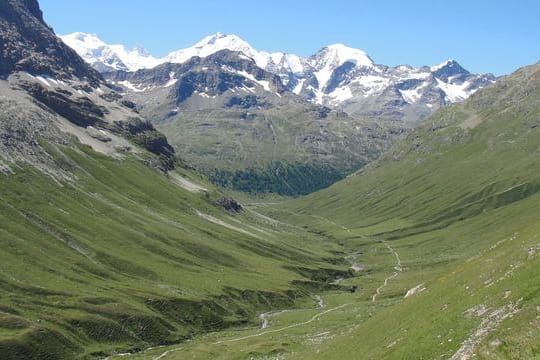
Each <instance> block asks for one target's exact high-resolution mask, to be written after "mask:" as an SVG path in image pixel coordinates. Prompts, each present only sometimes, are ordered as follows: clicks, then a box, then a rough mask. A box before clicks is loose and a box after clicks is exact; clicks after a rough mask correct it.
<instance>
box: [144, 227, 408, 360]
mask: <svg viewBox="0 0 540 360" xmlns="http://www.w3.org/2000/svg"><path fill="white" fill-rule="evenodd" d="M319 218H320V219H321V220H325V221H327V222H329V223H331V224H333V225H335V226H336V227H338V228H340V229H342V230H345V231H347V232H348V233H351V230H350V229H349V228H347V227H345V226H343V225H340V224H337V223H335V222H333V221H331V220H329V219H326V218H323V217H319ZM383 243H384V245H385V246H386V248H387V249H388V250H389V251H390V252H391V253H392V254H393V255H394V257H395V258H396V265H395V266H394V270H395V271H394V272H393V273H392V275H390V276H388V277H387V278H385V279H384V282H383V284H382V285H381V286H379V287H378V288H377V289H376V291H375V294H373V297H372V298H371V301H372V302H375V301H376V300H377V296H378V295H380V294H381V291H382V290H383V289H384V288H385V287H386V286H387V285H388V281H390V280H391V279H393V278H395V277H396V276H398V275H399V273H400V272H402V271H403V268H402V264H401V259H400V257H399V254H398V253H397V252H396V251H395V250H394V249H393V248H392V246H390V244H389V243H388V242H386V241H383ZM353 256H354V259H352V258H351V264H352V265H357V264H356V263H354V260H356V256H357V254H354V255H353ZM358 267H360V265H358ZM313 298H314V300H315V302H316V304H317V308H318V309H323V308H324V307H325V306H326V305H325V303H324V301H323V299H322V297H321V296H320V295H314V296H313ZM352 304H353V303H345V304H341V305H339V306H336V307H333V308H330V309H328V310H325V311H322V312H319V313H317V314H315V315H313V316H312V317H311V318H310V319H309V320H306V321H303V322H298V323H294V324H291V325H288V326H284V327H281V328H279V329H272V330H265V329H268V327H269V326H270V320H269V317H270V316H272V315H277V314H280V313H283V312H288V311H295V310H291V309H287V310H278V311H272V312H266V313H262V314H260V315H259V320H260V329H261V330H265V331H261V332H259V333H256V334H251V335H246V336H240V337H236V338H232V339H226V340H220V341H216V342H214V343H212V345H220V344H225V343H232V342H237V341H242V340H248V339H252V338H256V337H260V336H263V335H266V334H274V333H280V332H283V331H285V330H289V329H292V328H296V327H300V326H304V325H308V324H310V323H312V322H314V321H316V320H317V319H319V318H320V317H322V316H324V315H326V314H329V313H331V312H333V311H336V310H339V309H342V308H344V307H346V306H349V305H352ZM183 348H184V347H178V348H175V349H171V350H167V351H165V352H163V353H162V354H160V355H159V356H157V357H154V358H153V360H160V359H163V358H164V357H166V356H167V355H168V354H170V353H172V352H175V351H179V350H182V349H183Z"/></svg>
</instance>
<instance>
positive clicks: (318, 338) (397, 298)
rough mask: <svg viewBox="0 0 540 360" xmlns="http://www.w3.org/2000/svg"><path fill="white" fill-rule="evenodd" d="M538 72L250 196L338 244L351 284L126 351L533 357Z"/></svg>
mask: <svg viewBox="0 0 540 360" xmlns="http://www.w3.org/2000/svg"><path fill="white" fill-rule="evenodd" d="M539 74H540V72H539V71H538V66H533V67H529V68H525V69H522V70H520V71H519V72H517V73H516V74H514V75H512V76H511V77H509V78H507V79H505V80H504V81H500V82H498V83H497V84H495V85H494V86H492V87H490V88H489V89H486V90H485V91H481V92H479V93H477V94H476V95H474V96H473V97H471V99H470V100H468V101H467V102H465V103H464V104H462V105H459V106H454V107H450V108H447V109H444V110H442V111H439V112H438V113H437V114H436V115H435V116H434V117H432V118H431V119H430V120H428V121H427V123H426V124H425V125H424V126H422V127H420V128H419V129H418V130H416V131H415V132H414V133H412V134H411V135H410V136H409V137H408V138H407V139H406V140H405V141H404V142H402V143H401V144H400V145H398V146H396V147H395V148H394V149H393V150H392V151H390V152H389V153H388V154H387V155H386V156H385V158H384V159H383V160H381V161H380V162H378V163H376V164H373V165H371V166H369V167H368V168H367V169H364V170H363V171H362V172H361V173H359V174H357V175H356V176H352V177H349V178H347V179H346V180H344V181H342V182H339V183H337V184H335V185H333V186H331V187H330V188H328V189H326V190H323V191H320V192H317V193H314V194H311V195H309V196H306V197H303V198H300V199H296V200H294V201H289V202H287V201H285V202H281V203H279V204H272V203H269V204H267V205H264V204H255V205H254V207H255V208H256V209H257V211H260V212H262V213H264V214H266V215H268V216H273V217H275V218H277V219H279V220H281V221H283V222H290V223H293V224H295V225H296V226H300V227H304V228H306V229H309V230H310V231H312V232H314V233H317V234H321V235H323V236H325V237H326V238H328V239H332V240H333V241H334V242H335V243H337V244H339V245H340V246H341V249H340V251H341V252H342V254H343V255H344V256H347V255H351V256H353V258H352V259H354V262H355V263H356V265H360V266H361V267H362V269H363V270H362V271H360V272H359V273H357V276H356V277H354V278H351V279H346V280H343V281H342V283H341V284H342V285H355V286H357V287H358V291H357V292H355V293H343V292H324V293H322V297H323V299H324V300H325V302H326V303H327V304H326V308H325V309H314V308H313V304H312V305H311V306H309V304H304V306H303V307H302V308H298V309H297V310H294V311H288V312H283V313H278V314H275V315H273V316H272V317H271V321H272V324H271V327H270V328H269V329H266V330H261V329H245V330H235V331H232V330H227V331H224V332H219V333H211V334H208V335H206V336H204V337H196V338H194V339H193V341H191V342H189V343H186V344H182V345H179V346H173V347H171V348H162V349H155V350H150V351H148V352H146V353H142V354H139V355H137V356H135V358H143V359H147V358H154V357H157V356H160V355H163V358H166V359H180V358H185V357H190V358H194V359H209V358H221V359H246V358H253V359H281V358H294V359H304V358H305V359H313V358H320V359H350V358H365V359H418V358H452V356H453V355H454V354H457V353H458V351H461V355H460V356H459V357H460V358H463V357H465V356H474V357H476V358H481V359H509V358H510V359H523V358H533V359H534V358H538V357H539V356H540V355H539V354H540V327H539V326H540V308H539V307H538V306H539V305H538V304H540V283H539V282H538V279H539V275H540V274H539V272H540V224H539V223H538V221H537V220H538V214H539V212H538V209H540V194H539V193H538V189H539V185H538V184H540V169H539V162H538V159H539V157H538V156H539V154H540V132H539V131H540V130H539V129H540V127H539V123H538V116H539V115H540V103H539V101H538V99H540V86H539V85H540V76H539ZM471 124H474V126H471ZM387 245H388V246H390V247H391V249H393V250H394V251H395V252H396V253H398V254H399V257H400V259H401V263H402V268H401V271H398V270H397V269H396V265H397V264H396V260H397V259H396V257H395V256H394V254H393V253H392V252H391V251H390V249H389V248H388V247H387ZM394 273H397V275H395V276H393V274H394ZM392 276H393V277H392ZM385 280H387V282H386V286H382V285H384V282H385ZM419 285H422V286H423V287H424V288H425V290H423V291H421V292H419V293H416V294H414V295H412V296H410V297H408V298H406V299H405V298H404V296H405V294H406V293H407V292H408V290H409V289H412V288H414V287H417V286H419ZM378 288H379V289H380V295H379V296H378V297H376V301H372V296H373V294H374V293H376V290H377V289H378ZM326 310H332V311H330V312H326ZM317 314H320V316H319V317H318V318H317V319H316V320H315V321H309V320H310V319H312V318H313V316H315V315H317ZM269 330H271V331H269ZM467 344H469V345H470V346H468V347H467V346H465V345H467ZM167 350H174V351H172V352H170V353H165V351H167Z"/></svg>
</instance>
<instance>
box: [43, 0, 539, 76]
mask: <svg viewBox="0 0 540 360" xmlns="http://www.w3.org/2000/svg"><path fill="white" fill-rule="evenodd" d="M40 4H41V8H42V10H43V12H44V17H45V21H46V22H47V23H48V24H49V25H51V26H52V27H53V28H54V30H55V32H56V33H57V34H62V35H64V34H68V33H72V32H75V31H81V32H87V33H94V34H97V35H98V36H99V37H100V38H101V39H102V40H103V41H105V42H106V43H109V44H124V45H126V46H128V47H133V46H142V47H144V48H145V49H147V50H148V51H149V52H150V53H152V54H153V55H154V56H157V57H161V56H164V55H166V54H168V53H169V52H171V51H174V50H177V49H180V48H185V47H189V46H192V45H193V44H195V43H196V42H198V41H199V40H201V39H202V38H203V37H205V36H207V35H210V34H214V33H216V32H221V33H225V34H236V35H238V36H240V37H241V38H243V39H244V40H246V41H247V42H248V43H250V44H251V46H253V47H254V48H255V49H257V50H266V51H272V52H273V51H284V52H289V53H295V54H298V55H301V56H308V55H311V54H313V53H315V52H316V51H317V50H319V49H320V48H322V47H324V46H326V45H329V44H333V43H343V44H345V45H347V46H351V47H355V48H358V49H362V50H364V51H366V52H367V53H368V54H369V55H370V56H371V58H372V59H373V60H374V61H375V62H376V63H379V64H385V65H390V66H396V65H400V64H409V65H412V66H421V65H434V64H438V63H441V62H443V61H444V60H446V59H455V60H457V61H458V62H459V63H460V64H461V65H462V66H463V67H465V68H466V69H468V70H469V71H471V72H475V73H483V72H491V73H494V74H495V75H503V74H508V73H510V72H512V71H514V70H516V69H517V68H519V67H522V66H525V65H528V64H532V63H535V62H537V61H539V60H540V26H538V24H539V18H538V15H539V14H540V1H538V0H504V1H503V0H491V1H487V0H454V1H442V0H429V1H428V0H416V1H412V0H401V1H398V0H356V1H355V0H320V1H319V0H287V1H284V0H270V1H256V0H251V1H247V0H237V1H231V0H229V1H216V0H213V1H212V0H197V1H181V0H40Z"/></svg>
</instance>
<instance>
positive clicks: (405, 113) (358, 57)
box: [62, 33, 495, 122]
mask: <svg viewBox="0 0 540 360" xmlns="http://www.w3.org/2000/svg"><path fill="white" fill-rule="evenodd" d="M62 39H63V40H64V41H65V42H66V43H67V44H68V45H70V46H72V47H73V48H74V49H75V50H77V51H78V52H79V54H81V56H83V58H85V60H86V61H87V62H89V63H90V64H92V65H93V66H94V67H95V68H96V69H99V70H100V71H110V70H130V71H134V70H137V69H142V68H151V67H154V66H156V65H157V64H161V63H168V62H170V63H184V62H186V61H188V60H189V59H190V58H191V57H193V56H199V57H206V56H209V55H211V54H215V53H216V52H219V51H221V50H224V49H227V50H231V51H237V52H241V53H242V54H243V55H245V56H247V57H249V58H252V59H253V60H254V61H255V63H256V64H257V66H259V67H260V68H262V69H264V70H266V71H268V72H270V73H273V74H276V75H279V77H280V78H281V80H282V82H283V84H284V85H285V86H286V90H287V91H289V92H293V93H295V94H299V95H301V96H303V97H304V98H306V99H308V100H309V101H311V102H313V103H316V104H319V105H325V106H331V107H337V108H339V109H341V110H344V111H346V112H348V113H349V114H356V115H368V116H378V117H382V118H388V119H393V120H406V121H412V122H418V121H419V120H421V119H423V118H425V117H426V116H429V115H430V114H432V113H433V112H434V111H435V110H437V109H439V108H440V107H442V106H445V105H448V104H451V103H456V102H460V101H463V100H465V99H466V98H468V97H469V96H470V95H471V94H473V93H474V92H475V91H477V90H478V89H480V88H482V87H485V86H486V85H488V84H490V83H492V82H493V81H494V80H495V78H494V76H493V75H490V74H471V73H469V72H468V71H467V70H465V69H464V68H462V67H461V66H460V65H459V64H458V63H457V62H456V61H453V60H449V61H446V62H443V63H442V64H439V65H436V66H432V67H427V66H424V67H420V68H412V67H410V66H408V65H402V66H398V67H389V66H385V65H380V64H376V63H375V62H374V61H373V60H372V59H371V58H370V57H369V56H368V55H367V54H366V53H365V52H363V51H361V50H358V49H353V48H349V47H347V46H345V45H343V44H334V45H330V46H327V47H324V48H322V49H321V50H319V51H318V52H317V53H316V54H314V55H312V56H309V57H305V58H304V57H300V56H297V55H294V54H286V53H281V52H276V53H267V52H264V51H263V52H260V51H257V50H255V49H254V48H253V47H252V46H251V45H249V44H248V43H247V42H246V41H244V40H243V39H241V38H239V37H237V36H235V35H225V34H221V33H217V34H215V35H211V36H208V37H206V38H204V39H202V40H201V41H200V42H199V43H197V44H195V45H194V46H192V47H189V48H185V49H181V50H177V51H174V52H172V53H170V54H169V55H167V56H165V57H163V58H161V59H155V58H153V57H151V56H150V55H148V54H145V53H144V52H143V53H142V54H144V55H140V53H137V51H136V50H134V51H132V52H129V51H126V50H125V49H124V48H123V47H121V46H119V45H112V46H110V45H106V44H105V43H104V42H102V41H101V40H99V39H98V38H97V37H96V36H95V35H87V34H82V33H75V34H71V35H66V36H63V37H62ZM133 54H136V55H135V56H134V55H133ZM126 64H129V65H126Z"/></svg>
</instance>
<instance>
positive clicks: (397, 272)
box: [371, 241, 403, 302]
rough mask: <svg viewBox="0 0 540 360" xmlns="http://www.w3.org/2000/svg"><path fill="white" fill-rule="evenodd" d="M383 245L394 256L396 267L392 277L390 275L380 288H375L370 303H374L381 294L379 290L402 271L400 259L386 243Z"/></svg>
mask: <svg viewBox="0 0 540 360" xmlns="http://www.w3.org/2000/svg"><path fill="white" fill-rule="evenodd" d="M384 245H385V246H386V247H387V248H388V250H390V252H392V254H394V256H395V257H396V266H394V270H396V271H394V273H393V274H392V275H390V276H389V277H387V278H386V279H384V282H383V284H382V285H381V286H379V287H378V288H377V290H375V294H373V297H372V298H371V301H372V302H375V300H377V296H379V295H380V294H381V290H382V289H384V288H385V287H386V286H387V285H388V281H390V280H391V279H393V278H395V277H396V276H398V275H399V273H400V272H402V271H403V268H402V266H401V259H400V258H399V254H398V253H397V252H396V251H395V250H394V249H393V248H392V247H391V246H390V244H388V243H387V242H386V241H385V242H384Z"/></svg>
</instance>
